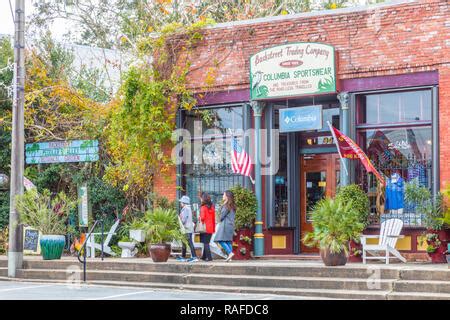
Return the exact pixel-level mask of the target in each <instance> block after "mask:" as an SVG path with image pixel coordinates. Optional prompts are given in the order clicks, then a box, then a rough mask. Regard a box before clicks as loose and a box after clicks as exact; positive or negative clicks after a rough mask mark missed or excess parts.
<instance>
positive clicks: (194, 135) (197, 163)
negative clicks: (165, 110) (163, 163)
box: [183, 106, 244, 204]
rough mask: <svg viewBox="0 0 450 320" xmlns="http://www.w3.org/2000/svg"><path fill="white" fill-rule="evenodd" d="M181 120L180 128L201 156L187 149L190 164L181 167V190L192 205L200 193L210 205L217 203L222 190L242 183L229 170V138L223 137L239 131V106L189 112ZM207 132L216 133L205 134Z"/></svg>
mask: <svg viewBox="0 0 450 320" xmlns="http://www.w3.org/2000/svg"><path fill="white" fill-rule="evenodd" d="M184 118H185V121H184V128H186V129H187V130H188V131H189V132H190V134H191V146H192V147H193V145H194V143H195V142H196V143H200V144H201V148H202V153H201V155H196V154H195V152H194V149H192V150H191V154H192V159H191V161H192V164H185V165H184V166H183V171H184V174H183V187H184V190H183V191H184V192H185V193H186V194H187V195H188V196H189V197H190V198H191V199H192V200H193V202H196V201H197V196H198V193H199V192H200V191H204V192H208V194H210V195H211V198H212V200H213V202H214V203H216V204H218V203H220V202H221V201H222V194H223V192H224V190H227V189H230V188H231V187H233V186H235V185H238V184H239V185H243V184H244V177H243V176H242V175H238V174H235V173H233V171H232V168H231V164H230V163H231V160H230V154H229V152H227V151H228V150H229V145H230V144H231V139H230V137H229V136H228V137H227V136H226V134H229V132H230V131H229V129H232V130H238V129H243V110H242V107H241V106H236V107H234V106H231V107H219V108H209V109H201V110H192V111H189V112H185V116H184ZM200 123H201V127H200V126H199V124H200ZM210 129H215V130H216V131H217V132H216V133H214V132H212V131H210V132H206V131H207V130H210ZM236 133H238V134H241V133H239V132H236ZM240 138H241V139H242V137H241V136H238V139H240ZM199 157H201V158H199Z"/></svg>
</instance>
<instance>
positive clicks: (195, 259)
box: [187, 258, 198, 262]
mask: <svg viewBox="0 0 450 320" xmlns="http://www.w3.org/2000/svg"><path fill="white" fill-rule="evenodd" d="M187 262H198V258H190V259H187Z"/></svg>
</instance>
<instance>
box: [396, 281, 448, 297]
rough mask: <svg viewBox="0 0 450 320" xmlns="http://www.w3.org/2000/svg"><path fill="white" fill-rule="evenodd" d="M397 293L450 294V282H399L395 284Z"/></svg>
mask: <svg viewBox="0 0 450 320" xmlns="http://www.w3.org/2000/svg"><path fill="white" fill-rule="evenodd" d="M394 290H395V291H396V292H433V293H442V294H450V281H428V280H398V281H396V282H395V283H394Z"/></svg>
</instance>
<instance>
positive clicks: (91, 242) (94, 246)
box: [86, 219, 120, 258]
mask: <svg viewBox="0 0 450 320" xmlns="http://www.w3.org/2000/svg"><path fill="white" fill-rule="evenodd" d="M119 223H120V219H117V220H116V222H114V224H113V225H112V227H111V229H110V230H109V232H108V233H104V234H103V235H104V236H105V239H104V241H103V252H104V253H106V254H108V255H110V256H113V257H115V256H116V254H115V253H114V252H113V251H112V250H111V247H110V246H109V243H110V242H111V239H112V236H113V235H115V234H116V230H117V227H118V226H119ZM100 235H101V233H100V232H96V233H92V234H91V236H90V237H89V238H88V239H86V241H87V243H86V248H87V249H88V251H87V256H88V257H90V258H95V250H99V251H101V250H102V244H101V243H97V242H95V239H96V238H95V236H97V239H100V241H101V238H100Z"/></svg>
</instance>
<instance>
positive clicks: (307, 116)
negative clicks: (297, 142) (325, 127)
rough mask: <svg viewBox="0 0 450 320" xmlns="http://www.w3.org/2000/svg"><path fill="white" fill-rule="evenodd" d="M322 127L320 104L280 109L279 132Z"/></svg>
mask: <svg viewBox="0 0 450 320" xmlns="http://www.w3.org/2000/svg"><path fill="white" fill-rule="evenodd" d="M320 129H322V106H307V107H298V108H285V109H280V132H296V131H307V130H320Z"/></svg>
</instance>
